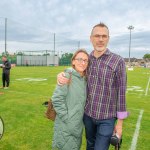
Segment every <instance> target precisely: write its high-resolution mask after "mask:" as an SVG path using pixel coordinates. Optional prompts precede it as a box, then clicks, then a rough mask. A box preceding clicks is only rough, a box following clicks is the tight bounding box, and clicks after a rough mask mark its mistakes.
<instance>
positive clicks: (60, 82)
mask: <svg viewBox="0 0 150 150" xmlns="http://www.w3.org/2000/svg"><path fill="white" fill-rule="evenodd" d="M68 83H69V79H68V78H66V76H65V73H64V72H61V73H59V74H58V75H57V84H58V85H65V84H68Z"/></svg>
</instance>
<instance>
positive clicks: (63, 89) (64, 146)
mask: <svg viewBox="0 0 150 150" xmlns="http://www.w3.org/2000/svg"><path fill="white" fill-rule="evenodd" d="M88 57H89V56H88V53H87V52H86V51H85V50H82V49H80V50H78V51H76V52H75V54H74V55H73V57H72V61H71V62H72V68H69V69H66V71H65V75H66V77H67V78H68V79H70V82H69V83H68V84H65V85H62V86H60V85H57V87H56V89H55V91H54V93H53V96H52V103H53V106H54V109H55V110H56V114H57V115H56V119H55V125H54V138H53V143H52V150H80V148H81V142H82V132H83V127H84V126H83V115H84V107H85V101H86V85H87V84H86V68H87V66H88V59H89V58H88ZM68 72H70V74H69V73H68Z"/></svg>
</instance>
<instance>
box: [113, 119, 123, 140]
mask: <svg viewBox="0 0 150 150" xmlns="http://www.w3.org/2000/svg"><path fill="white" fill-rule="evenodd" d="M122 126H123V120H122V119H118V121H117V124H116V126H115V129H114V132H115V133H116V134H117V135H118V137H119V138H121V136H122Z"/></svg>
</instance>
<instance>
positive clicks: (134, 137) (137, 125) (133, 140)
mask: <svg viewBox="0 0 150 150" xmlns="http://www.w3.org/2000/svg"><path fill="white" fill-rule="evenodd" d="M143 112H144V110H141V111H140V114H139V117H138V120H137V123H136V129H135V132H134V135H133V138H132V143H131V147H130V149H129V150H136V145H137V140H138V136H139V131H140V125H141V120H142V115H143Z"/></svg>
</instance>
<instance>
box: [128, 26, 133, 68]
mask: <svg viewBox="0 0 150 150" xmlns="http://www.w3.org/2000/svg"><path fill="white" fill-rule="evenodd" d="M128 29H129V30H130V40H129V66H130V65H131V64H130V51H131V30H133V29H134V27H133V26H132V25H130V26H129V27H128Z"/></svg>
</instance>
